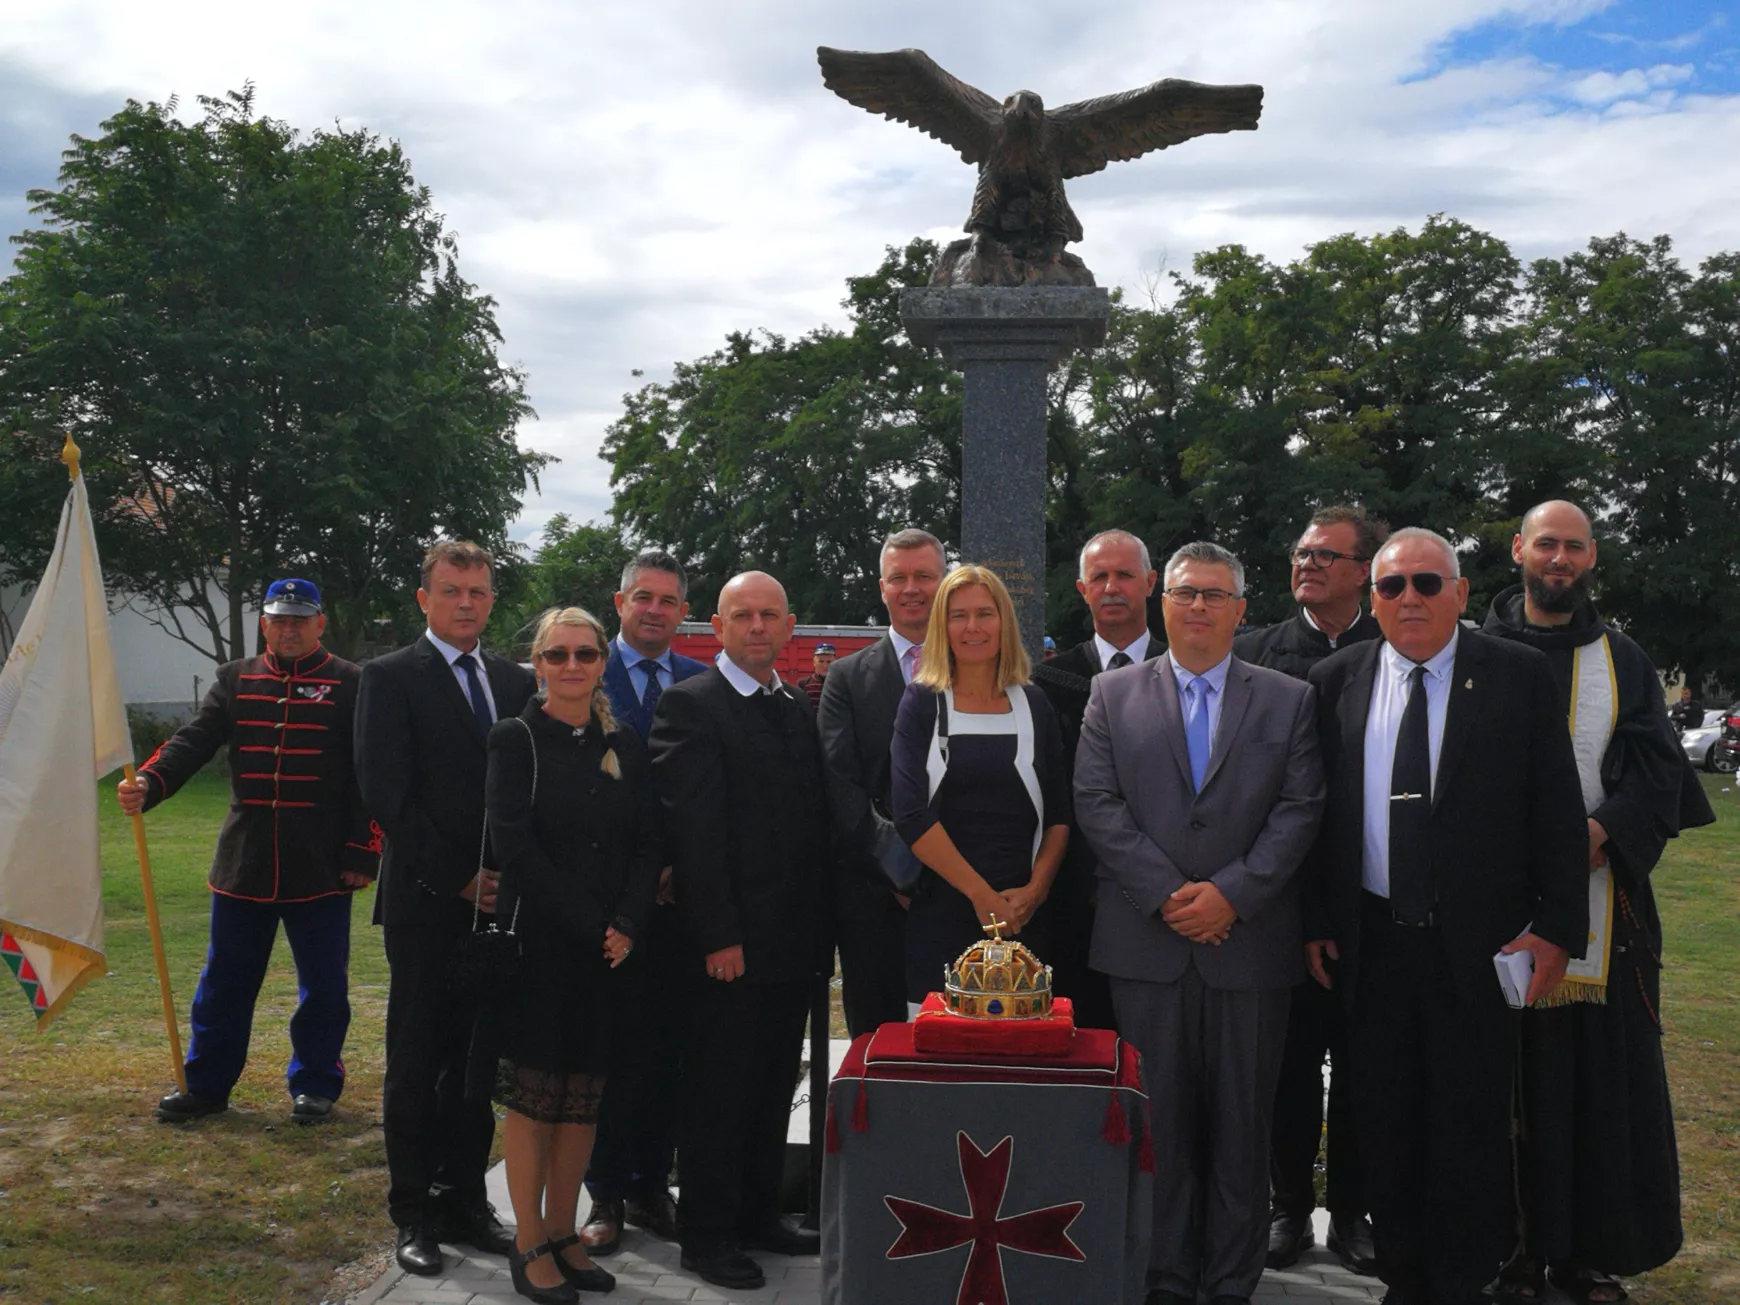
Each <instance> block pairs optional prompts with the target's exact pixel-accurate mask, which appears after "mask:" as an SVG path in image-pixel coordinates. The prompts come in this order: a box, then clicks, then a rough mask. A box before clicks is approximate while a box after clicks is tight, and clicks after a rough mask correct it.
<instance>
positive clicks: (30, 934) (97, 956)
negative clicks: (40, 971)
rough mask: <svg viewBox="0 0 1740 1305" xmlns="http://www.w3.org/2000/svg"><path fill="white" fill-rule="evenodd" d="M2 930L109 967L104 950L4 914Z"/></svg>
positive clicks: (0, 920) (86, 961)
mask: <svg viewBox="0 0 1740 1305" xmlns="http://www.w3.org/2000/svg"><path fill="white" fill-rule="evenodd" d="M0 931H4V932H6V933H9V934H11V935H12V936H13V937H14V938H20V939H22V940H23V941H25V942H32V943H35V944H36V945H37V946H38V947H51V948H53V949H54V950H55V951H57V952H66V953H67V954H68V955H71V956H76V957H78V958H79V959H80V960H81V961H84V962H85V963H86V964H87V965H101V966H104V967H107V965H108V963H109V958H108V957H107V956H105V955H103V953H102V952H99V951H93V950H92V949H91V948H89V947H85V946H82V945H81V944H79V943H76V942H72V941H70V940H69V939H66V938H62V937H60V936H59V935H58V934H52V933H44V932H43V931H42V930H41V929H32V928H31V927H30V926H29V925H27V924H19V923H18V922H17V921H16V920H8V919H6V918H5V917H4V916H0Z"/></svg>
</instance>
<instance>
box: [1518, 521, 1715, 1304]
mask: <svg viewBox="0 0 1740 1305" xmlns="http://www.w3.org/2000/svg"><path fill="white" fill-rule="evenodd" d="M1511 550H1512V556H1513V557H1514V558H1515V559H1516V561H1517V563H1518V564H1519V565H1520V566H1521V567H1522V573H1523V582H1522V583H1521V584H1520V585H1513V586H1511V587H1510V588H1509V589H1506V590H1505V591H1504V592H1503V593H1501V594H1499V595H1498V597H1497V598H1495V599H1494V600H1493V603H1492V609H1491V611H1490V612H1489V613H1488V614H1487V617H1486V633H1488V634H1492V635H1497V636H1498V637H1500V638H1503V639H1510V640H1514V641H1516V642H1518V643H1525V644H1528V645H1529V646H1530V647H1533V648H1538V649H1540V651H1542V652H1544V653H1545V654H1546V655H1547V658H1548V660H1549V661H1550V662H1551V663H1552V667H1553V677H1554V679H1555V681H1556V682H1557V684H1558V688H1559V693H1560V699H1561V703H1560V705H1561V709H1562V710H1564V711H1565V712H1566V713H1567V715H1568V718H1569V722H1570V729H1571V738H1572V744H1573V750H1574V751H1575V753H1576V757H1577V772H1578V776H1579V778H1580V779H1581V781H1582V785H1583V804H1584V807H1585V808H1586V810H1587V812H1588V822H1589V823H1588V832H1589V849H1588V852H1589V928H1590V934H1589V946H1588V951H1587V954H1586V955H1585V957H1584V959H1583V960H1581V961H1576V962H1573V963H1572V964H1571V966H1570V968H1569V969H1567V971H1566V973H1565V983H1564V985H1563V987H1561V988H1560V989H1559V992H1558V994H1557V995H1556V997H1555V998H1554V1001H1555V1003H1556V1004H1555V1005H1553V1006H1551V1007H1549V1008H1547V1009H1544V1010H1543V1009H1535V1010H1530V1011H1528V1012H1526V1013H1525V1015H1524V1019H1523V1041H1522V1115H1523V1118H1522V1124H1523V1130H1522V1132H1523V1138H1524V1142H1523V1147H1522V1151H1521V1183H1520V1185H1519V1186H1520V1190H1521V1193H1522V1197H1523V1209H1522V1212H1521V1213H1522V1216H1523V1217H1522V1221H1521V1223H1522V1228H1523V1230H1524V1234H1523V1239H1522V1240H1523V1245H1522V1246H1521V1248H1520V1250H1519V1253H1518V1255H1517V1257H1516V1259H1514V1260H1513V1261H1512V1262H1511V1264H1510V1265H1509V1266H1508V1267H1507V1269H1506V1270H1505V1274H1504V1276H1503V1278H1502V1279H1501V1284H1502V1285H1503V1286H1504V1288H1505V1289H1506V1291H1507V1292H1508V1293H1510V1294H1511V1295H1512V1296H1513V1297H1515V1298H1519V1299H1527V1298H1529V1297H1530V1295H1531V1293H1532V1297H1533V1298H1534V1299H1540V1298H1541V1296H1542V1295H1543V1294H1544V1281H1543V1278H1544V1274H1543V1269H1550V1272H1551V1274H1552V1276H1553V1279H1554V1281H1555V1283H1557V1284H1558V1285H1559V1286H1561V1287H1563V1288H1564V1289H1565V1290H1566V1291H1568V1292H1570V1293H1571V1294H1572V1295H1573V1296H1574V1297H1575V1298H1576V1299H1578V1300H1584V1301H1591V1302H1614V1301H1620V1300H1623V1299H1625V1289H1624V1287H1623V1286H1622V1285H1621V1284H1620V1283H1619V1282H1618V1281H1617V1280H1616V1279H1615V1277H1614V1276H1613V1275H1617V1274H1634V1273H1642V1272H1643V1271H1645V1270H1646V1269H1653V1268H1655V1267H1656V1266H1658V1265H1661V1264H1665V1263H1666V1262H1667V1261H1668V1260H1670V1259H1672V1258H1673V1257H1674V1255H1675V1254H1676V1253H1677V1252H1678V1251H1679V1248H1680V1238H1681V1230H1680V1182H1679V1155H1678V1151H1677V1149H1676V1147H1675V1143H1674V1124H1673V1110H1672V1107H1671V1105H1670V1103H1669V1100H1668V1081H1667V1071H1666V1068H1665V1066H1664V1065H1663V1063H1662V1049H1661V984H1660V979H1661V965H1662V932H1661V917H1660V916H1659V915H1657V914H1656V909H1655V894H1654V892H1653V891H1652V890H1651V888H1650V872H1651V871H1652V870H1653V869H1654V868H1655V864H1656V862H1657V861H1658V860H1659V859H1660V857H1661V854H1662V849H1663V848H1664V847H1665V846H1666V843H1667V840H1668V839H1670V838H1673V837H1675V836H1676V835H1677V834H1678V833H1679V831H1680V830H1682V829H1689V828H1692V827H1694V826H1697V825H1707V824H1709V823H1711V822H1712V821H1713V820H1714V819H1715V815H1714V813H1713V812H1712V811H1711V810H1710V804H1709V800H1708V799H1707V798H1706V797H1705V796H1704V791H1703V789H1702V788H1701V787H1700V786H1699V784H1698V781H1697V777H1696V776H1695V775H1693V774H1692V771H1691V768H1690V767H1689V766H1688V765H1687V764H1686V760H1685V756H1684V754H1683V753H1682V752H1681V750H1680V746H1679V743H1678V741H1677V740H1676V739H1675V737H1674V732H1673V728H1672V726H1671V725H1670V724H1669V722H1668V718H1667V712H1666V710H1665V708H1664V705H1663V702H1662V692H1661V681H1660V680H1659V679H1657V677H1656V673H1655V667H1654V666H1652V665H1651V664H1650V661H1649V657H1648V656H1647V655H1646V654H1645V653H1644V651H1643V649H1641V648H1639V647H1638V646H1637V645H1636V644H1635V643H1633V642H1632V641H1631V640H1630V639H1628V638H1627V637H1626V636H1625V635H1623V634H1621V633H1619V632H1618V631H1617V630H1613V629H1610V628H1608V626H1607V625H1606V624H1604V623H1603V622H1602V620H1601V617H1600V615H1599V614H1598V613H1597V612H1596V610H1595V605H1594V603H1592V602H1591V601H1590V598H1589V587H1590V579H1591V575H1592V572H1593V570H1594V566H1595V555H1596V547H1595V539H1594V534H1593V531H1592V530H1591V527H1590V523H1589V518H1588V517H1587V516H1586V515H1585V514H1584V513H1583V511H1582V510H1581V509H1580V508H1578V507H1577V506H1576V505H1575V504H1572V503H1566V502H1548V503H1542V504H1540V505H1539V506H1537V507H1535V508H1533V509H1532V510H1531V511H1530V512H1529V513H1528V515H1527V516H1525V517H1524V518H1523V521H1522V530H1521V531H1520V532H1519V533H1518V534H1517V536H1516V538H1515V540H1514V541H1513V543H1512V545H1511Z"/></svg>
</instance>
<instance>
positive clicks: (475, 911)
mask: <svg viewBox="0 0 1740 1305" xmlns="http://www.w3.org/2000/svg"><path fill="white" fill-rule="evenodd" d="M514 719H515V720H517V721H518V722H519V725H520V728H521V729H523V730H524V731H525V732H526V742H527V743H528V744H529V745H530V746H531V749H532V796H531V804H532V806H534V807H536V806H537V804H538V738H537V735H535V734H533V733H532V727H531V726H530V725H528V724H526V722H525V718H524V717H521V716H516V717H514ZM488 850H489V812H488V811H487V810H485V811H484V813H483V840H482V842H480V843H479V844H478V848H477V869H478V871H479V873H481V872H482V871H483V869H484V864H483V857H484V853H485V852H487V851H488ZM480 898H481V894H478V895H476V896H474V897H473V898H472V899H471V931H472V932H473V933H476V932H477V922H478V920H480V919H481V918H482V917H483V904H482V902H481V900H480ZM519 922H520V899H519V898H517V897H516V898H514V913H513V918H512V919H510V920H509V921H508V927H507V929H506V930H505V932H507V933H508V934H510V935H511V934H512V933H513V931H514V928H515V926H517V925H518V924H519ZM495 927H496V926H495V925H493V924H492V925H491V926H490V928H492V929H493V928H495Z"/></svg>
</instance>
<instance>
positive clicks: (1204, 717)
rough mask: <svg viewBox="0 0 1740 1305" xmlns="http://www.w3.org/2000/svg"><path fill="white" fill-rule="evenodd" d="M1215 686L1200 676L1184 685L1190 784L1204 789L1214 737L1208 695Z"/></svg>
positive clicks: (1185, 732)
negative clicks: (1209, 722) (1210, 725)
mask: <svg viewBox="0 0 1740 1305" xmlns="http://www.w3.org/2000/svg"><path fill="white" fill-rule="evenodd" d="M1213 692H1214V686H1213V685H1212V684H1210V683H1209V682H1208V681H1207V680H1204V679H1202V678H1200V677H1198V678H1197V679H1194V680H1192V681H1191V682H1190V683H1189V684H1187V685H1185V686H1184V696H1185V698H1186V699H1187V702H1186V705H1185V709H1184V746H1185V747H1186V748H1188V749H1189V750H1190V786H1191V787H1192V788H1194V789H1195V790H1196V791H1197V792H1199V793H1200V792H1201V791H1202V777H1203V775H1204V774H1206V773H1207V771H1208V754H1209V751H1210V749H1211V748H1212V747H1213V746H1214V737H1213V735H1212V734H1210V732H1209V728H1208V695H1209V694H1211V693H1213Z"/></svg>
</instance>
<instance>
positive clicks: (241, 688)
mask: <svg viewBox="0 0 1740 1305" xmlns="http://www.w3.org/2000/svg"><path fill="white" fill-rule="evenodd" d="M260 630H261V633H262V634H263V635H264V637H265V641H266V652H265V654H264V655H263V656H260V657H249V658H245V659H243V660H242V661H235V662H228V663H226V664H225V665H223V666H220V667H218V671H217V678H216V679H215V680H214V681H213V683H212V686H211V691H210V692H209V693H207V694H206V697H205V702H204V703H203V704H201V706H200V709H199V712H198V714H197V715H195V716H194V718H193V719H192V720H191V721H189V722H188V723H187V724H186V725H183V726H182V727H181V728H180V729H179V730H177V731H176V732H175V734H174V736H173V737H172V738H171V739H170V740H169V741H168V742H167V743H165V744H164V745H163V746H162V747H161V748H159V749H157V751H156V752H155V753H153V754H152V757H151V759H150V760H149V761H147V762H146V763H145V764H144V765H143V766H141V767H139V773H138V777H137V778H135V779H133V780H131V781H127V780H123V781H122V782H121V784H120V785H119V788H118V790H117V791H118V794H119V797H120V801H121V808H122V810H124V811H126V812H127V813H128V814H129V815H131V814H132V813H134V812H138V811H149V810H151V808H152V807H154V806H156V805H157V804H158V803H160V802H164V801H167V800H168V799H169V798H171V797H173V796H174V795H175V793H176V790H178V789H179V788H180V787H181V786H182V785H183V784H185V783H186V782H187V781H188V780H189V779H191V778H192V777H193V776H194V774H195V773H196V772H197V771H198V770H199V769H200V767H201V766H203V765H205V763H206V762H208V761H210V760H211V759H212V757H213V756H215V755H216V754H217V750H218V749H219V748H221V747H224V746H225V745H226V744H227V745H228V747H229V761H230V790H231V794H232V796H231V801H230V811H229V815H228V816H227V817H226V818H225V820H224V824H223V829H222V830H221V831H219V833H218V842H217V852H216V854H215V855H214V856H213V857H212V864H211V875H210V883H211V950H210V952H209V953H208V954H207V956H206V962H205V970H204V972H203V973H202V974H201V975H200V976H199V987H198V989H197V990H196V991H195V992H194V995H193V1011H192V1026H193V1041H192V1044H191V1046H190V1047H189V1048H188V1055H187V1091H185V1092H171V1093H170V1094H169V1095H168V1096H166V1097H164V1098H163V1100H162V1101H161V1102H159V1103H158V1106H157V1112H156V1113H157V1118H158V1119H159V1120H161V1121H163V1122H164V1123H183V1122H185V1121H187V1120H190V1119H196V1118H198V1117H199V1116H201V1115H212V1114H217V1113H218V1112H220V1111H222V1110H224V1109H226V1108H228V1105H229V1097H230V1089H231V1088H233V1087H234V1086H235V1084H236V1080H237V1079H238V1078H240V1077H241V1074H242V1067H243V1065H245V1064H246V1063H247V1059H248V1038H249V1034H250V1032H251V1030H252V1027H253V1022H254V999H255V998H256V997H257V996H259V992H260V984H261V982H262V981H263V980H264V979H265V977H266V963H267V961H268V960H270V959H271V955H272V944H273V942H274V941H275V940H276V938H277V936H278V925H279V922H280V921H282V922H283V925H284V936H285V937H286V938H287V939H289V942H290V953H291V955H292V956H293V957H294V958H295V960H296V986H297V989H298V992H299V993H300V1001H299V1003H298V1005H297V1007H296V1013H295V1014H294V1015H293V1016H291V1017H290V1047H291V1056H290V1070H289V1085H290V1095H291V1097H292V1103H291V1115H292V1116H293V1117H294V1118H296V1119H299V1120H317V1119H324V1118H326V1117H327V1116H328V1115H329V1114H331V1113H332V1104H333V1102H334V1101H336V1100H337V1099H338V1096H339V1093H340V1092H341V1091H343V1089H344V1062H343V1061H342V1060H341V1059H340V1053H341V1052H342V1051H343V1049H344V1036H345V1033H346V1032H347V1030H348V1029H349V1027H350V998H349V975H350V898H351V894H352V893H354V892H356V891H357V890H358V889H359V888H366V887H367V886H368V885H369V884H371V883H373V882H374V878H375V872H376V869H377V867H378V865H379V862H380V852H381V833H380V829H379V828H378V827H377V826H376V825H375V824H374V823H373V822H372V821H371V820H370V819H369V817H368V814H367V812H366V811H364V809H363V803H362V795H361V793H360V792H359V791H358V789H357V783H356V775H355V772H354V771H353V769H352V765H351V718H352V716H353V715H354V714H355V711H356V694H357V685H358V682H359V681H360V679H361V675H362V672H361V670H360V669H359V668H358V667H356V666H353V665H352V664H351V663H350V662H347V661H343V660H341V659H340V658H337V657H334V656H333V655H332V654H331V653H329V652H327V651H326V649H325V648H323V647H321V645H320V636H321V635H322V634H323V633H324V632H325V630H326V616H325V614H324V613H323V612H322V610H321V603H320V591H319V589H317V588H316V587H315V586H314V585H313V584H312V583H310V582H309V581H307V580H296V579H286V580H278V581H275V582H274V583H273V584H272V585H271V587H269V588H268V589H267V590H266V601H265V605H264V608H263V611H262V615H261V617H260Z"/></svg>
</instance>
